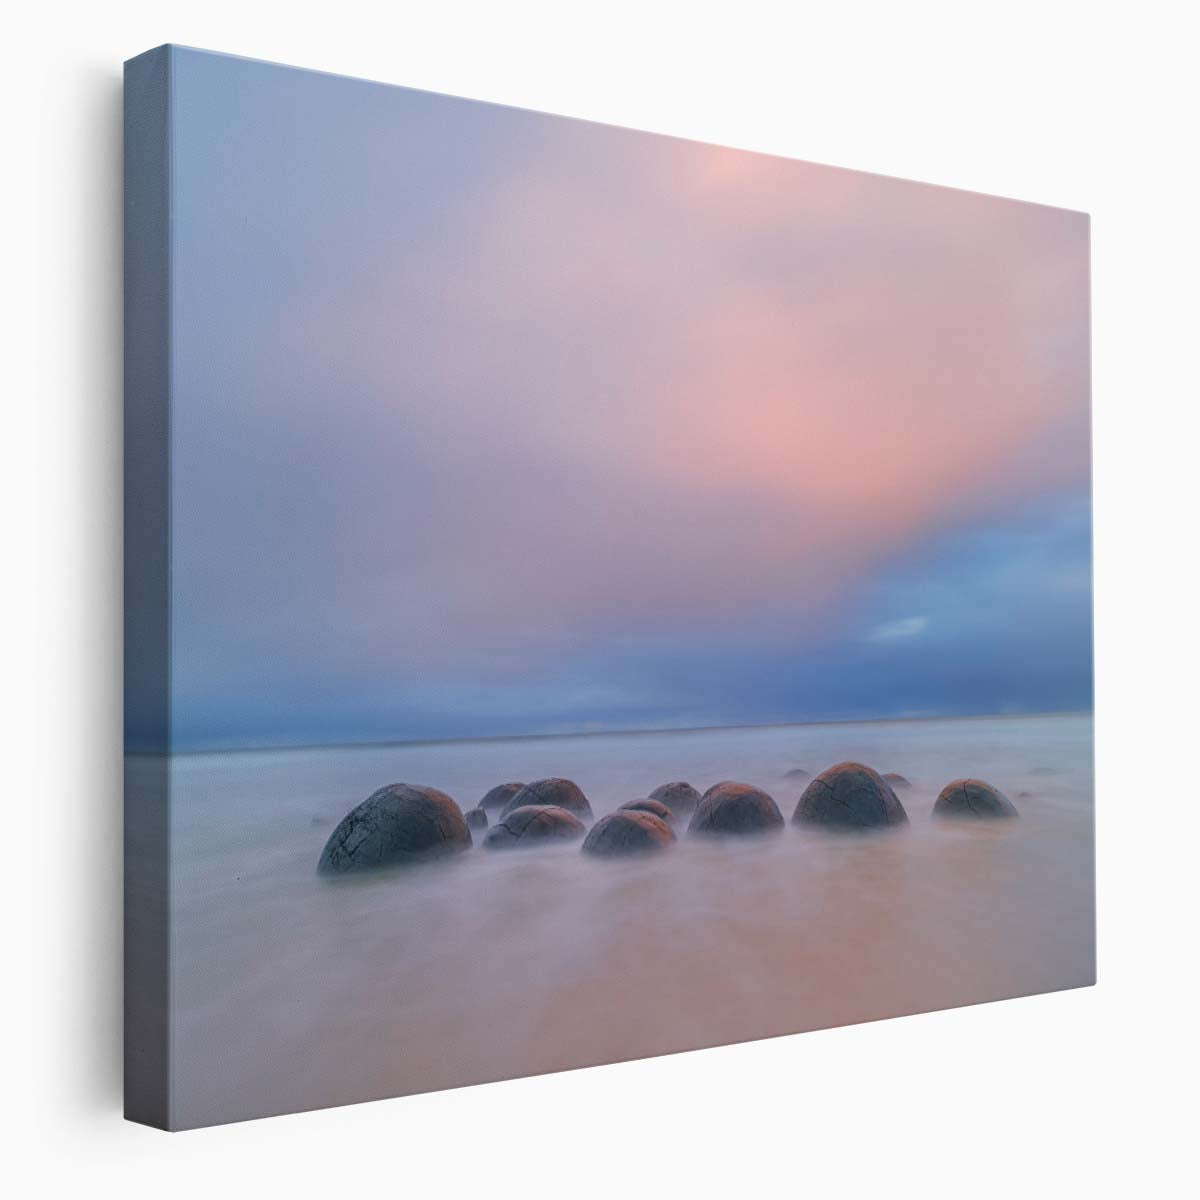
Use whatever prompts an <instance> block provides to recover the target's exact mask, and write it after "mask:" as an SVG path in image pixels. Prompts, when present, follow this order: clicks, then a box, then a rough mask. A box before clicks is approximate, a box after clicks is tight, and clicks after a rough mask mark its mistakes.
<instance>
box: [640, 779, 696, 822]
mask: <svg viewBox="0 0 1200 1200" xmlns="http://www.w3.org/2000/svg"><path fill="white" fill-rule="evenodd" d="M649 799H651V800H657V801H658V802H659V804H665V805H666V806H667V807H668V808H669V809H670V810H671V815H672V816H675V817H680V818H684V817H690V816H691V815H692V813H694V812H695V811H696V805H697V804H699V803H700V793H699V792H698V791H696V789H695V788H694V787H692V785H691V784H690V783H684V782H683V781H682V780H677V781H676V782H675V783H663V784H660V785H659V786H658V787H656V788H655V789H654V791H652V792H651V793H650V796H649Z"/></svg>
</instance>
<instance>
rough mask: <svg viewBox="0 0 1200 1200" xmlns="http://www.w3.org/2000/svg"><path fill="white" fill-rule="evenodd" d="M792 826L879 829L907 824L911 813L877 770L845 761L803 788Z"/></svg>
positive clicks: (823, 772)
mask: <svg viewBox="0 0 1200 1200" xmlns="http://www.w3.org/2000/svg"><path fill="white" fill-rule="evenodd" d="M792 823H793V824H795V825H812V826H818V827H820V828H823V829H837V830H851V829H880V828H885V827H887V826H889V825H906V824H908V814H907V813H906V812H905V811H904V805H903V804H901V803H900V801H899V800H898V799H896V793H895V792H893V791H892V788H891V785H890V784H889V783H888V782H887V781H886V780H885V779H884V778H883V776H882V775H880V774H879V772H878V771H873V770H872V769H871V768H870V767H865V766H863V764H862V763H853V762H845V763H838V764H837V765H836V766H833V767H830V768H829V769H828V770H827V771H822V772H821V773H820V775H818V776H817V777H816V779H814V780H813V781H812V783H810V784H809V785H808V787H806V788H805V789H804V794H803V795H802V796H801V797H800V803H799V804H797V805H796V811H795V812H794V813H793V814H792Z"/></svg>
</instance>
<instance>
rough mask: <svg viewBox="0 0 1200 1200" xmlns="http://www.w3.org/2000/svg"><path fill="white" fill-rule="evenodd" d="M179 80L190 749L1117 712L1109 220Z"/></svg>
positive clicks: (182, 688) (256, 69)
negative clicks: (1098, 340) (1113, 705)
mask: <svg viewBox="0 0 1200 1200" xmlns="http://www.w3.org/2000/svg"><path fill="white" fill-rule="evenodd" d="M174 71H175V73H174V78H173V86H174V126H173V135H174V143H173V171H174V187H175V191H174V210H173V221H174V223H173V246H174V260H173V266H174V276H173V283H172V288H173V291H172V298H173V311H172V330H173V339H174V340H173V364H172V372H173V374H172V384H173V393H172V426H171V437H172V451H173V457H172V487H173V501H172V503H173V520H174V525H173V538H174V540H173V544H172V571H173V576H172V604H173V609H172V616H173V627H172V637H173V664H172V665H173V674H172V699H173V711H172V719H173V740H174V744H175V745H176V746H177V747H179V748H189V747H217V746H237V745H270V744H280V743H303V742H339V741H358V740H381V739H413V738H445V737H471V736H494V735H505V734H526V733H536V732H565V731H575V730H606V729H633V728H665V727H685V726H696V725H720V724H751V723H760V722H777V721H779V722H782V721H810V720H826V719H840V718H858V717H888V716H910V715H926V714H957V713H963V714H966V713H992V712H1022V711H1048V710H1060V709H1081V708H1089V707H1090V706H1091V616H1090V608H1091V516H1090V503H1089V489H1090V480H1089V400H1088V308H1087V305H1088V292H1087V289H1088V223H1087V218H1086V216H1084V215H1082V214H1079V213H1074V212H1067V211H1064V210H1061V209H1053V208H1045V207H1040V206H1037V205H1031V204H1026V203H1020V202H1016V201H1011V200H1002V199H997V198H994V197H988V196H980V195H975V194H971V193H967V192H961V191H954V190H950V189H943V188H937V187H931V186H927V185H923V184H916V183H910V182H904V181H900V180H894V179H887V178H881V177H878V176H872V175H866V174H859V173H855V172H849V171H843V170H837V169H833V168H829V167H821V166H814V165H810V164H806V163H801V162H792V161H788V160H784V159H778V158H771V157H767V156H763V155H757V154H750V153H745V152H741V151H735V150H728V149H721V148H717V147H712V146H706V145H701V144H696V143H691V142H685V141H678V140H674V139H668V138H663V137H658V136H653V135H649V134H643V133H637V132H631V131H627V130H621V129H614V128H609V127H605V126H600V125H593V124H588V123H584V122H579V121H573V120H568V119H564V118H559V117H552V116H543V115H539V114H534V113H528V112H521V111H515V110H511V109H505V108H500V107H494V106H489V105H484V104H479V103H475V102H470V101H464V100H457V99H452V98H448V97H443V96H435V95H428V94H424V93H419V92H413V91H408V90H405V89H401V88H391V87H385V86H381V85H377V84H368V83H363V82H358V81H354V80H348V79H342V78H336V77H331V76H326V75H320V74H316V73H311V72H302V71H294V70H288V69H284V68H279V67H273V66H269V65H265V64H261V63H254V62H249V61H245V60H239V59H233V58H225V57H221V56H216V55H208V54H201V53H198V52H177V53H176V54H175V61H174Z"/></svg>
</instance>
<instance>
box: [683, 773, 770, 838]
mask: <svg viewBox="0 0 1200 1200" xmlns="http://www.w3.org/2000/svg"><path fill="white" fill-rule="evenodd" d="M782 829H783V814H782V813H781V812H780V811H779V806H778V805H777V804H776V803H775V801H774V800H772V799H771V797H770V796H768V795H767V793H766V792H762V791H759V789H758V788H756V787H751V786H750V785H749V784H748V783H731V782H729V781H728V780H727V781H725V782H724V783H714V784H713V786H712V787H710V788H709V789H708V791H707V792H705V793H704V795H703V796H701V797H700V803H699V804H698V805H697V806H696V811H695V813H694V814H693V815H692V820H691V823H690V824H689V825H688V833H706V834H747V833H751V834H753V833H779V832H780V831H781V830H782Z"/></svg>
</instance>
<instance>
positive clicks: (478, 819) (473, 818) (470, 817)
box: [463, 804, 488, 833]
mask: <svg viewBox="0 0 1200 1200" xmlns="http://www.w3.org/2000/svg"><path fill="white" fill-rule="evenodd" d="M463 820H464V821H466V823H467V828H468V829H469V830H470V831H471V832H472V833H482V832H483V831H484V830H485V829H487V827H488V819H487V813H486V812H484V809H483V805H482V804H481V805H480V806H479V807H478V808H472V809H470V810H468V811H467V812H465V813H463Z"/></svg>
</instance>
